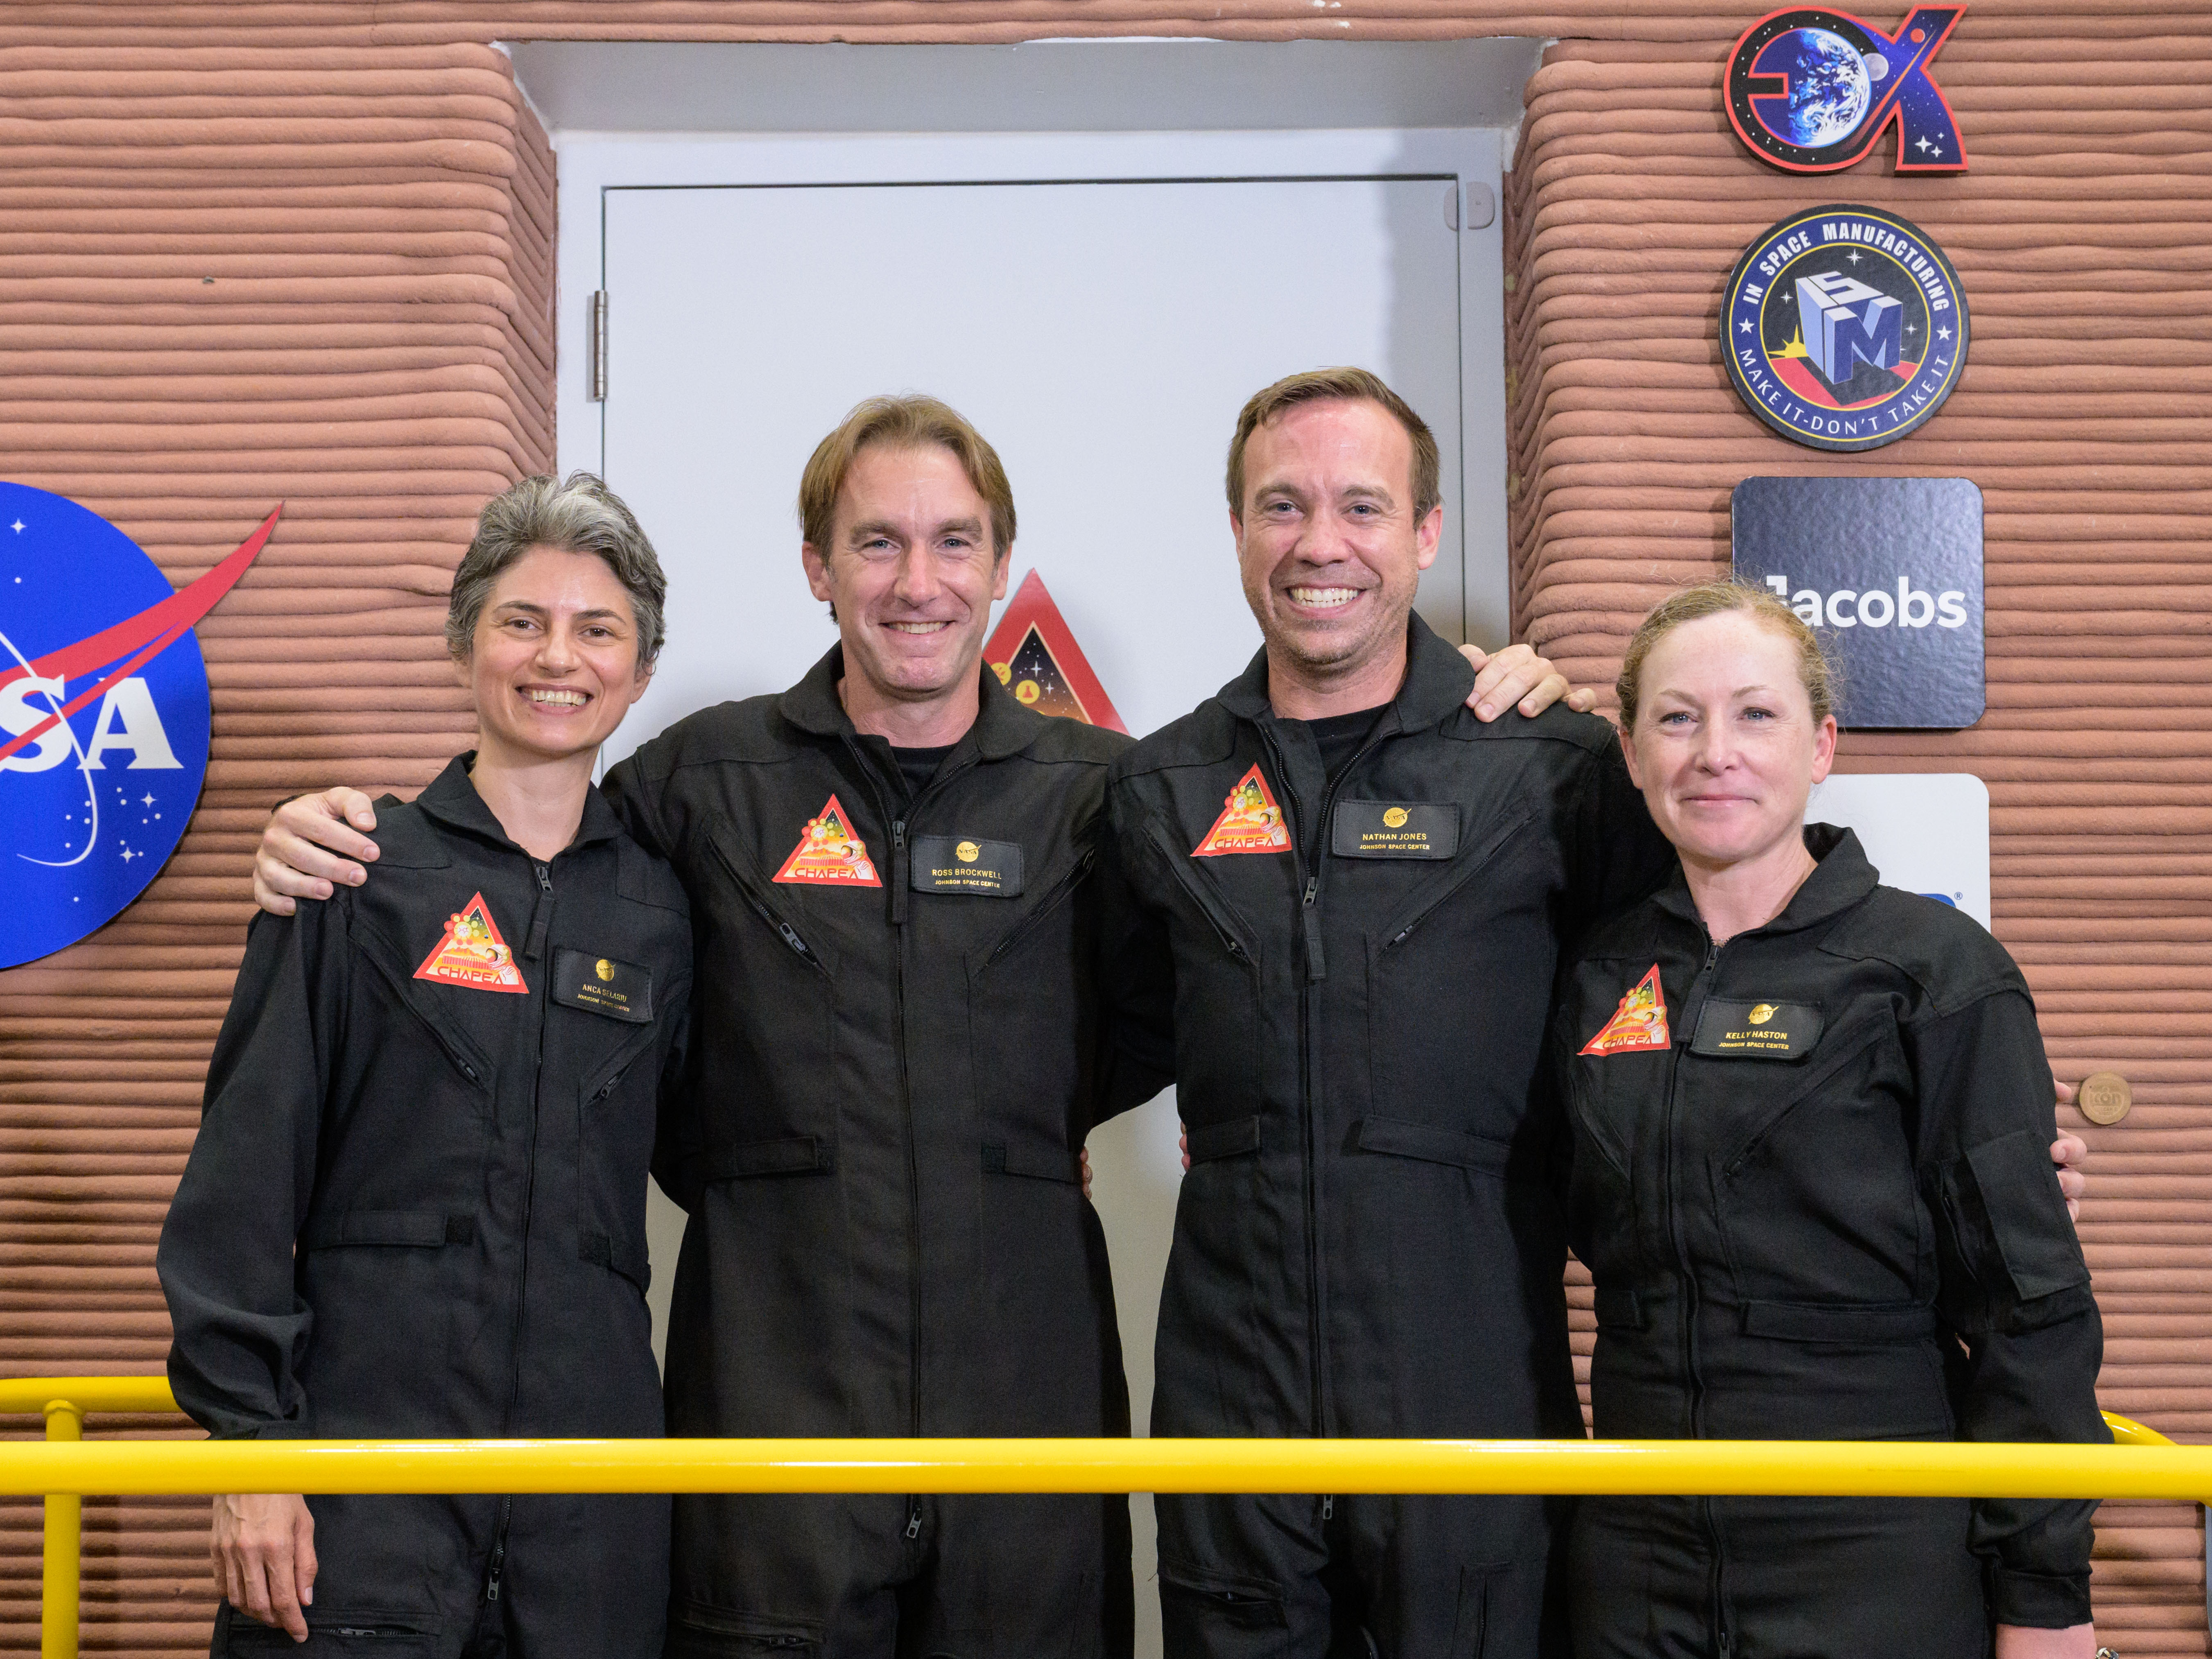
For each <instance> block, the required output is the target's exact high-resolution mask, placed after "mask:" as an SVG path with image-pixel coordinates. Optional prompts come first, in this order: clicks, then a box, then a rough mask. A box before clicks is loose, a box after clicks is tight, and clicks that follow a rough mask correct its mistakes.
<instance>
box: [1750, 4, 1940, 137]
mask: <svg viewBox="0 0 2212 1659" xmlns="http://www.w3.org/2000/svg"><path fill="white" fill-rule="evenodd" d="M1965 11H1966V7H1964V6H1962V5H1960V6H1916V7H1914V8H1913V9H1912V10H1911V11H1910V12H1908V13H1906V14H1905V21H1903V22H1901V23H1899V25H1898V26H1897V32H1896V33H1894V34H1885V33H1882V31H1881V30H1880V29H1878V28H1876V27H1875V26H1874V25H1873V24H1871V23H1869V22H1867V21H1865V20H1864V19H1863V18H1858V17H1854V16H1852V15H1850V13H1849V12H1847V11H1835V10H1832V9H1829V8H1828V7H1826V6H1790V7H1786V8H1784V9H1783V10H1781V11H1771V12H1769V13H1767V15H1765V16H1764V17H1762V18H1760V19H1759V21H1757V22H1756V23H1753V25H1752V26H1751V27H1749V28H1747V29H1746V30H1745V31H1744V32H1743V33H1742V34H1741V36H1740V37H1739V38H1738V39H1737V40H1736V43H1735V51H1734V52H1730V53H1729V66H1728V112H1729V125H1731V126H1733V127H1735V131H1736V137H1739V138H1741V139H1742V140H1743V142H1744V143H1746V144H1747V145H1749V146H1750V147H1751V149H1752V151H1753V154H1755V155H1758V156H1759V157H1760V158H1761V159H1762V160H1764V161H1771V162H1772V163H1773V164H1774V165H1775V166H1776V167H1784V168H1786V169H1788V170H1789V171H1790V172H1792V173H1832V172H1833V171H1835V170H1836V169H1837V168H1838V167H1850V166H1851V165H1852V164H1853V163H1854V162H1857V161H1861V160H1863V158H1864V157H1865V155H1866V154H1867V152H1868V151H1869V150H1871V149H1873V148H1874V147H1875V143H1877V142H1878V141H1879V140H1880V139H1881V135H1882V134H1883V132H1884V131H1887V129H1888V128H1889V127H1890V126H1891V125H1895V126H1896V128H1897V170H1898V171H1899V173H1960V172H1963V171H1964V170H1965V168H1966V147H1965V146H1964V145H1962V144H1961V143H1960V142H1959V124H1958V122H1957V120H1956V119H1955V118H1954V117H1953V116H1952V114H1951V106H1950V103H1949V102H1948V100H1946V99H1945V98H1944V96H1943V89H1942V88H1941V87H1939V86H1937V85H1936V81H1935V77H1934V76H1931V75H1930V74H1929V71H1928V66H1929V62H1930V61H1931V60H1932V59H1933V58H1935V56H1936V53H1937V52H1939V51H1941V50H1942V46H1943V42H1944V41H1945V40H1948V39H1949V38H1950V33H1951V31H1952V29H1954V27H1957V25H1958V21H1959V19H1960V15H1963V14H1964V13H1965Z"/></svg>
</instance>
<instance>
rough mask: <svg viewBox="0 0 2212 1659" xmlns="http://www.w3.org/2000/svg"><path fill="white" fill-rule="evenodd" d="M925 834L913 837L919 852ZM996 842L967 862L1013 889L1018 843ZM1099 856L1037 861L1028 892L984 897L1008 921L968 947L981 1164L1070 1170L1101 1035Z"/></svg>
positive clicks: (997, 1169)
mask: <svg viewBox="0 0 2212 1659" xmlns="http://www.w3.org/2000/svg"><path fill="white" fill-rule="evenodd" d="M928 839H933V838H930V837H924V838H921V840H917V842H915V849H916V852H915V856H916V858H917V859H919V858H920V857H921V847H922V844H923V842H924V841H926V840H928ZM971 844H972V843H971ZM992 845H993V843H989V842H986V843H983V844H982V850H981V853H980V854H979V856H978V858H977V859H976V860H974V862H975V863H978V864H987V865H988V866H990V867H992V868H994V869H995V870H996V871H997V872H1000V874H1001V875H1002V876H1008V875H1010V876H1011V879H1012V883H1013V884H1014V886H1015V888H1016V889H1017V890H1019V888H1020V886H1021V883H1022V875H1023V871H1022V866H1021V862H1020V856H1019V855H1020V852H1021V849H1020V848H1018V847H1011V844H1008V845H1009V846H1010V847H1011V851H1012V854H1014V856H1013V858H1012V860H1008V859H1007V858H1006V857H1005V856H1004V855H1003V854H996V855H994V854H991V853H990V852H989V851H988V848H990V847H991V846H992ZM1095 858H1096V855H1095V854H1094V853H1093V852H1092V850H1091V849H1090V848H1084V849H1082V850H1081V851H1080V852H1079V853H1078V854H1076V855H1075V856H1074V857H1073V858H1072V859H1071V860H1068V861H1067V862H1066V864H1065V865H1063V866H1061V868H1060V869H1059V870H1058V871H1057V872H1054V871H1051V870H1049V869H1048V870H1047V871H1045V872H1042V889H1043V890H1042V891H1041V892H1039V893H1037V894H1036V896H1035V899H1034V902H1029V901H1028V900H1026V899H1025V900H1024V904H1023V905H1022V906H1021V907H1020V908H1016V907H1014V906H1000V905H993V906H991V908H990V912H989V914H991V915H994V916H997V917H999V918H1000V919H1001V920H1002V921H1004V923H1005V924H1006V925H1005V926H1004V927H1003V928H1002V930H1001V931H1000V933H999V934H998V936H997V937H996V938H995V939H992V940H991V942H990V943H989V944H988V945H986V946H984V947H983V948H982V949H981V950H980V951H975V952H973V953H971V954H970V955H969V957H968V1022H969V1025H968V1039H969V1066H970V1074H971V1075H972V1076H973V1077H974V1079H975V1103H976V1108H977V1115H978V1118H979V1120H980V1123H981V1151H980V1154H979V1155H980V1158H981V1167H982V1169H983V1170H984V1171H985V1173H987V1174H994V1175H1011V1176H1039V1177H1042V1178H1044V1179H1048V1180H1054V1181H1073V1180H1074V1179H1075V1178H1076V1162H1075V1159H1076V1149H1077V1148H1078V1147H1079V1146H1081V1145H1082V1140H1083V1136H1084V1134H1085V1132H1086V1131H1087V1130H1088V1128H1089V1127H1090V1123H1089V1117H1088V1114H1089V1111H1090V1107H1091V1070H1092V1065H1093V1060H1092V1056H1093V1054H1095V1052H1096V1049H1097V1004H1098V997H1097V986H1096V985H1095V984H1094V983H1093V978H1092V973H1091V963H1092V962H1093V961H1094V960H1095V959H1096V957H1097V951H1098V936H1097V935H1098V923H1097V907H1096V906H1095V905H1094V904H1093V903H1092V902H1091V898H1090V892H1091V890H1090V885H1089V883H1090V878H1091V868H1092V866H1093V864H1094V862H1095ZM917 884H919V878H918V877H917ZM1010 913H1011V914H1010Z"/></svg>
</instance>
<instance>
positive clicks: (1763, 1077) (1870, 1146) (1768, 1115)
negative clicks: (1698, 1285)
mask: <svg viewBox="0 0 2212 1659" xmlns="http://www.w3.org/2000/svg"><path fill="white" fill-rule="evenodd" d="M1813 1012H1819V1011H1817V1010H1815V1011H1813ZM1782 1018H1783V1017H1781V1016H1778V1017H1777V1019H1776V1020H1775V1021H1774V1022H1773V1023H1776V1024H1779V1023H1781V1019H1782ZM1699 1024H1700V1028H1701V1029H1702V1028H1703V1026H1704V1024H1705V1021H1704V1019H1703V1018H1700V1021H1699ZM1713 1029H1714V1030H1715V1031H1716V1032H1717V1033H1719V1034H1721V1035H1720V1036H1718V1037H1717V1039H1716V1040H1717V1041H1725V1040H1727V1038H1726V1034H1727V1033H1728V1032H1730V1031H1735V1030H1746V1029H1757V1028H1751V1027H1747V1026H1746V1025H1743V1024H1739V1023H1738V1022H1737V1021H1736V1020H1735V1018H1730V1017H1729V1016H1727V1014H1726V1013H1725V1012H1724V1014H1723V1017H1722V1018H1720V1019H1719V1020H1718V1021H1717V1023H1716V1024H1715V1025H1714V1028H1713ZM1685 1066H1686V1072H1685V1082H1686V1096H1685V1098H1684V1100H1683V1102H1682V1109H1681V1111H1680V1114H1679V1117H1678V1121H1679V1122H1680V1124H1681V1125H1683V1126H1684V1128H1685V1131H1686V1134H1685V1139H1686V1141H1687V1142H1688V1144H1687V1145H1686V1146H1684V1148H1683V1150H1684V1151H1685V1152H1687V1153H1689V1154H1691V1155H1692V1157H1699V1154H1702V1157H1701V1158H1699V1161H1700V1162H1703V1163H1704V1164H1705V1165H1706V1167H1707V1168H1708V1169H1709V1170H1711V1183H1712V1184H1711V1191H1712V1193H1713V1198H1714V1204H1715V1207H1716V1212H1717V1221H1718V1224H1719V1227H1720V1232H1721V1236H1722V1239H1723V1248H1724V1249H1725V1250H1726V1252H1727V1255H1728V1259H1729V1268H1730V1272H1731V1274H1732V1276H1733V1277H1734V1279H1735V1283H1736V1291H1737V1295H1738V1297H1739V1299H1741V1300H1742V1301H1744V1302H1747V1303H1753V1302H1763V1301H1767V1300H1776V1301H1781V1302H1787V1303H1793V1304H1822V1305H1834V1304H1881V1305H1888V1304H1899V1303H1908V1302H1912V1301H1915V1300H1917V1299H1920V1298H1922V1297H1924V1296H1925V1295H1927V1294H1929V1293H1931V1292H1932V1290H1933V1284H1932V1279H1931V1278H1930V1275H1931V1274H1932V1272H1933V1264H1934V1256H1933V1227H1932V1222H1931V1220H1930V1218H1929V1217H1928V1216H1927V1215H1926V1213H1925V1212H1924V1210H1923V1205H1922V1201H1921V1197H1920V1192H1919V1182H1918V1180H1917V1174H1916V1170H1915V1167H1914V1163H1913V1152H1912V1142H1911V1132H1910V1115H1911V1072H1910V1069H1909V1067H1908V1066H1906V1065H1905V1060H1904V1056H1903V1053H1902V1049H1901V1047H1900V1044H1899V1038H1898V1035H1897V1028H1896V1023H1895V1021H1894V1019H1893V1018H1891V1017H1890V1015H1889V1012H1888V1011H1887V1008H1884V1009H1881V1010H1877V1011H1869V1013H1868V1014H1867V1015H1864V1016H1862V1017H1860V1018H1852V1019H1849V1020H1846V1021H1844V1022H1843V1023H1842V1024H1839V1025H1838V1028H1837V1029H1836V1030H1834V1031H1833V1032H1832V1033H1829V1034H1828V1035H1827V1036H1826V1040H1825V1041H1824V1042H1820V1043H1819V1044H1817V1045H1815V1046H1814V1048H1812V1049H1811V1051H1810V1052H1809V1053H1808V1054H1806V1055H1805V1056H1804V1057H1802V1059H1800V1060H1796V1061H1794V1062H1792V1061H1787V1060H1779V1059H1765V1060H1759V1059H1752V1058H1747V1057H1744V1056H1743V1055H1742V1054H1740V1053H1739V1054H1729V1056H1728V1057H1725V1058H1720V1059H1715V1058H1711V1057H1707V1056H1705V1055H1701V1054H1698V1053H1697V1051H1696V1050H1695V1049H1694V1048H1693V1050H1692V1056H1691V1057H1690V1058H1689V1059H1688V1060H1686V1062H1685ZM1687 1068H1694V1069H1687ZM1700 1143H1702V1144H1700Z"/></svg>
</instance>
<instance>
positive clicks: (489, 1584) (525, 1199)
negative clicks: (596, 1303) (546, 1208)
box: [484, 859, 553, 1601]
mask: <svg viewBox="0 0 2212 1659" xmlns="http://www.w3.org/2000/svg"><path fill="white" fill-rule="evenodd" d="M531 868H532V870H533V871H535V872H537V875H538V894H537V897H536V899H535V901H534V902H532V905H531V907H530V928H529V932H528V933H527V935H526V939H525V943H524V945H523V951H522V954H523V957H524V958H525V959H526V960H527V961H532V962H538V963H540V964H541V965H540V966H539V968H538V996H537V999H536V1000H537V1015H538V1041H537V1043H536V1048H537V1057H536V1062H535V1064H533V1065H532V1067H531V1071H530V1115H529V1119H528V1123H527V1133H526V1134H525V1136H524V1138H523V1165H522V1235H521V1247H520V1248H521V1253H522V1259H521V1261H520V1263H519V1264H518V1265H517V1267H516V1272H515V1280H514V1321H513V1326H512V1327H511V1328H510V1331H509V1336H508V1342H509V1356H508V1357H509V1360H510V1362H511V1365H512V1370H511V1372H510V1375H509V1377H508V1381H507V1409H506V1411H505V1412H503V1413H501V1416H500V1425H499V1426H500V1434H501V1437H502V1438H505V1437H508V1436H510V1435H512V1434H513V1432H514V1408H515V1406H516V1405H517V1404H518V1403H519V1402H520V1400H521V1398H522V1327H523V1310H524V1308H525V1307H526V1305H527V1304H528V1303H529V1299H530V1222H531V1213H532V1208H533V1206H534V1204H535V1201H536V1198H537V1192H538V1086H539V1084H540V1082H541V1080H542V1079H543V1078H544V1073H545V1023H546V1021H545V1012H546V1009H547V1007H548V1006H549V1005H550V999H551V996H552V992H553V987H552V981H550V979H548V978H547V976H546V973H545V969H544V966H543V965H542V963H543V958H544V954H545V941H546V939H547V938H548V936H549V935H550V933H551V932H552V929H553V873H552V872H551V871H550V869H548V868H547V867H546V866H545V865H544V864H542V863H540V862H538V860H534V859H533V860H532V861H531ZM513 1519H514V1499H513V1498H512V1497H511V1496H510V1497H503V1498H501V1499H500V1500H499V1523H498V1525H497V1526H496V1527H495V1528H494V1529H493V1531H492V1541H491V1559H490V1563H489V1565H488V1566H487V1568H486V1570H485V1572H484V1600H485V1601H498V1600H499V1583H500V1577H501V1574H502V1573H504V1572H505V1571H506V1570H507V1528H508V1526H509V1525H510V1524H511V1523H512V1522H513Z"/></svg>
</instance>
